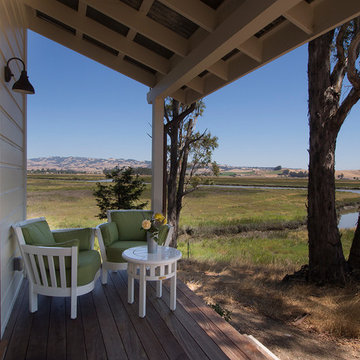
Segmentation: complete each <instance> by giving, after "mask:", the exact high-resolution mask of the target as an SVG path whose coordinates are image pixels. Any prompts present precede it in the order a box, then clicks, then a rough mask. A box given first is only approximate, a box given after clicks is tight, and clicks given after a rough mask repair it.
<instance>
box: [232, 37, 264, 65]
mask: <svg viewBox="0 0 360 360" xmlns="http://www.w3.org/2000/svg"><path fill="white" fill-rule="evenodd" d="M237 48H238V49H239V50H240V51H241V52H243V53H244V54H246V55H247V56H249V57H251V58H252V59H254V60H256V61H257V62H259V63H261V61H262V52H263V45H262V40H259V39H258V38H256V37H255V36H252V37H251V38H250V39H248V40H246V41H245V42H243V43H242V44H241V45H240V46H238V47H237Z"/></svg>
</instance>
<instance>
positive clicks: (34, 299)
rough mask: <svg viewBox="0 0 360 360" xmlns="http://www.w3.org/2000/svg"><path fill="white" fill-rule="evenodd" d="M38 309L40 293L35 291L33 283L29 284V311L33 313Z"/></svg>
mask: <svg viewBox="0 0 360 360" xmlns="http://www.w3.org/2000/svg"><path fill="white" fill-rule="evenodd" d="M37 309H38V294H37V293H36V292H34V287H33V284H32V283H30V284H29V311H30V312H31V313H33V312H35V311H37Z"/></svg>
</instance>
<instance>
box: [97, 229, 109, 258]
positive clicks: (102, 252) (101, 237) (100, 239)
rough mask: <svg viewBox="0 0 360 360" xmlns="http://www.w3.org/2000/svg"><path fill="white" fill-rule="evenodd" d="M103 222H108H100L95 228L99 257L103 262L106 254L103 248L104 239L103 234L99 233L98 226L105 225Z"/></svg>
mask: <svg viewBox="0 0 360 360" xmlns="http://www.w3.org/2000/svg"><path fill="white" fill-rule="evenodd" d="M105 224H108V223H102V224H100V225H98V226H97V227H96V228H95V234H96V237H97V239H98V242H99V247H100V254H101V258H102V261H103V262H104V261H107V256H106V248H105V244H104V239H103V236H102V233H101V229H100V226H101V225H105Z"/></svg>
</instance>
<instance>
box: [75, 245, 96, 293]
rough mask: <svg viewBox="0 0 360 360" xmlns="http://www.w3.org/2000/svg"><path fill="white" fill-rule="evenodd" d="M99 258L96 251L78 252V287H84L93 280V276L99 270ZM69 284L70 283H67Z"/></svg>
mask: <svg viewBox="0 0 360 360" xmlns="http://www.w3.org/2000/svg"><path fill="white" fill-rule="evenodd" d="M100 266H101V258H100V254H99V252H98V251H96V250H86V251H80V252H79V260H78V276H77V279H78V285H79V286H81V285H86V284H88V283H89V282H91V281H93V280H94V277H95V274H96V273H97V271H98V270H99V269H100ZM69 283H70V282H69Z"/></svg>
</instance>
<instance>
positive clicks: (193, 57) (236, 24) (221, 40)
mask: <svg viewBox="0 0 360 360" xmlns="http://www.w3.org/2000/svg"><path fill="white" fill-rule="evenodd" d="M300 1H302V0H263V1H261V3H259V2H258V1H256V2H255V1H253V0H247V1H245V2H244V3H241V5H239V6H238V7H237V9H236V10H235V11H233V12H232V14H231V15H230V16H229V17H228V18H227V19H226V21H224V22H223V23H222V24H220V25H219V26H218V27H217V28H216V30H215V31H214V32H213V33H211V34H209V36H208V37H207V38H206V39H205V40H204V41H202V42H201V43H200V44H199V46H198V47H197V48H195V49H194V50H193V51H192V52H191V53H190V54H189V55H188V56H187V57H186V58H184V59H183V60H182V61H181V62H180V63H179V64H178V65H177V66H176V67H175V68H173V69H172V70H171V71H170V72H169V74H168V75H167V76H165V77H164V78H163V79H162V80H160V81H159V82H158V83H157V84H156V86H155V87H154V88H153V89H152V90H151V91H150V92H149V93H148V101H149V102H150V103H151V102H152V101H153V100H154V99H155V98H156V97H158V96H164V95H165V94H166V93H172V92H174V91H176V90H177V89H178V88H179V87H181V86H183V85H184V84H186V83H187V82H189V81H191V80H192V79H193V78H194V77H195V76H197V75H198V74H199V73H201V72H202V71H203V70H204V69H206V68H207V67H209V66H211V65H212V64H214V63H215V62H217V61H218V60H219V59H221V58H222V57H223V56H224V55H226V54H227V53H229V52H230V51H232V50H233V49H234V48H236V47H237V46H239V44H242V43H243V42H245V41H246V40H248V39H249V38H250V37H251V36H253V34H255V33H256V32H258V31H259V30H261V29H262V28H264V27H265V26H267V25H268V24H269V23H271V22H272V21H273V20H275V19H276V18H278V17H279V16H280V15H281V14H282V13H284V12H286V11H288V10H289V9H291V8H292V7H294V6H295V5H297V4H298V3H299V2H300Z"/></svg>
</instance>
